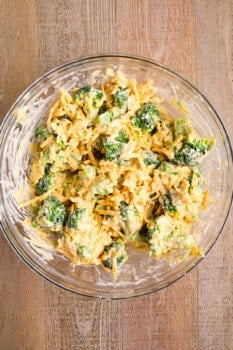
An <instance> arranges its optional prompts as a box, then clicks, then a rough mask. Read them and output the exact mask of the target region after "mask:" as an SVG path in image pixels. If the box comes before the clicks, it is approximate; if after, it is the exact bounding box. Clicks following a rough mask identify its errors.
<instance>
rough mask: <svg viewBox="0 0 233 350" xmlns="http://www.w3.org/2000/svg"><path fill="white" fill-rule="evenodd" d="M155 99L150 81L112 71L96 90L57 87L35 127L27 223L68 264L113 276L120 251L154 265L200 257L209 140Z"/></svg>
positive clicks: (121, 256)
mask: <svg viewBox="0 0 233 350" xmlns="http://www.w3.org/2000/svg"><path fill="white" fill-rule="evenodd" d="M161 102H162V99H161V97H159V95H158V94H157V91H156V87H155V86H154V85H153V83H152V82H151V81H149V82H146V83H139V82H137V81H135V80H134V79H131V78H128V77H126V76H124V75H123V74H122V73H120V72H116V73H114V75H113V76H112V77H110V78H109V79H108V80H106V81H104V82H103V83H102V85H100V86H94V85H93V86H83V87H77V88H75V89H74V90H73V91H71V92H68V91H65V90H62V89H60V90H59V92H58V98H57V101H56V102H55V104H54V105H53V106H52V107H51V109H50V112H49V115H48V118H47V121H46V123H45V124H43V125H41V126H40V127H38V128H37V129H36V132H35V144H34V146H33V151H32V161H31V168H30V181H31V187H32V199H31V200H30V201H29V202H27V203H26V204H27V205H30V209H31V212H32V217H31V224H32V226H33V227H34V228H35V229H37V230H38V234H39V232H43V233H44V234H45V235H46V236H47V237H51V238H52V239H53V241H55V247H54V249H56V250H57V251H59V252H60V253H62V254H64V255H65V256H66V257H67V258H69V259H70V260H71V262H72V263H73V264H74V265H80V264H95V265H102V266H103V267H104V268H105V269H107V270H109V271H110V270H111V271H112V273H113V275H114V276H115V277H116V276H117V272H118V270H119V269H120V268H121V267H122V265H123V264H124V262H125V261H126V260H127V249H126V244H134V245H135V246H136V247H137V246H138V247H145V248H146V249H147V250H148V253H149V254H150V256H151V257H152V258H153V257H161V256H166V255H168V254H169V253H171V252H176V251H184V252H186V256H187V255H201V254H202V252H201V250H200V249H199V248H198V247H197V246H196V243H195V240H194V237H193V235H192V234H191V226H192V224H193V222H195V221H196V220H197V219H198V215H199V211H200V209H203V208H205V206H206V202H207V190H206V189H205V186H204V179H203V176H202V171H201V165H200V163H201V161H202V159H203V157H204V156H206V154H207V153H208V152H209V151H210V149H211V148H212V146H213V144H214V139H213V137H204V138H201V137H200V136H199V135H198V134H197V133H196V132H195V130H194V128H193V126H192V124H191V121H190V120H189V119H188V117H187V116H186V117H182V118H178V119H177V118H176V119H175V118H174V117H173V116H172V115H168V113H167V112H166V110H165V109H164V108H163V107H162V105H161ZM136 249H137V248H136Z"/></svg>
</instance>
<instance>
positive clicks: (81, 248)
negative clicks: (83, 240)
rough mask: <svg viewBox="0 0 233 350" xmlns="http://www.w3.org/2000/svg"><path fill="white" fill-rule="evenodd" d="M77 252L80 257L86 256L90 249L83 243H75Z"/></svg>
mask: <svg viewBox="0 0 233 350" xmlns="http://www.w3.org/2000/svg"><path fill="white" fill-rule="evenodd" d="M77 253H78V255H79V256H80V258H81V259H85V258H88V257H89V255H90V249H89V248H88V247H87V246H84V245H79V244H78V245H77Z"/></svg>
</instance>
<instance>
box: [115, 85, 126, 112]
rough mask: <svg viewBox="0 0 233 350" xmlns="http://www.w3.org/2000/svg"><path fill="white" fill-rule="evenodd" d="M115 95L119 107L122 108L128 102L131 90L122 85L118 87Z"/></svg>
mask: <svg viewBox="0 0 233 350" xmlns="http://www.w3.org/2000/svg"><path fill="white" fill-rule="evenodd" d="M113 97H114V102H115V104H116V105H117V107H119V108H120V109H123V108H125V106H126V102H127V100H128V98H129V90H128V89H127V88H124V89H123V88H122V87H120V88H119V89H117V91H116V92H115V94H114V95H113Z"/></svg>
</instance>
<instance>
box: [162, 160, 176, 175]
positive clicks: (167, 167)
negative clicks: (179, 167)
mask: <svg viewBox="0 0 233 350" xmlns="http://www.w3.org/2000/svg"><path fill="white" fill-rule="evenodd" d="M158 169H159V170H160V171H162V172H163V173H167V174H177V173H176V171H175V166H174V165H173V164H171V163H169V162H166V161H163V162H162V163H161V164H160V165H159V168H158Z"/></svg>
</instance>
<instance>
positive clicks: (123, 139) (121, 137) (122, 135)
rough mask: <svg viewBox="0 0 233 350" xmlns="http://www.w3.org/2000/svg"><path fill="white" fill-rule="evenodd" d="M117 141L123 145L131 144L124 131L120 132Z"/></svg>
mask: <svg viewBox="0 0 233 350" xmlns="http://www.w3.org/2000/svg"><path fill="white" fill-rule="evenodd" d="M115 140H117V141H119V142H121V143H128V142H129V139H128V137H127V136H126V135H125V133H124V131H123V130H120V131H119V133H118V135H117V137H116V139H115Z"/></svg>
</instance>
